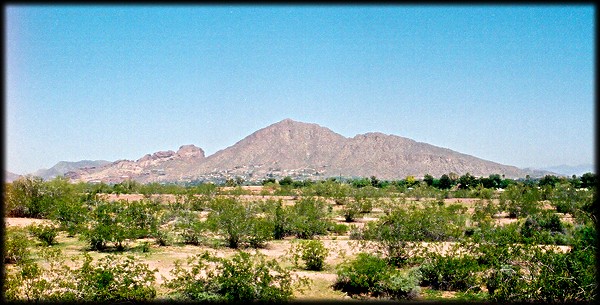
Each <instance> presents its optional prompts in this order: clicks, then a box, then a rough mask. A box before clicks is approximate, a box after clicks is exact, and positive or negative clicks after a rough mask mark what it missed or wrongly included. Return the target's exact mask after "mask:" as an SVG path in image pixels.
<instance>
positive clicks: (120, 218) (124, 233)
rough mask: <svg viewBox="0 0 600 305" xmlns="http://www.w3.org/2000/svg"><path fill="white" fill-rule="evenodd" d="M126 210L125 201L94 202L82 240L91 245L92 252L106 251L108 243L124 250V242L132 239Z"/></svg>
mask: <svg viewBox="0 0 600 305" xmlns="http://www.w3.org/2000/svg"><path fill="white" fill-rule="evenodd" d="M124 210H125V203H124V201H120V202H117V201H97V202H94V203H93V205H92V211H91V212H90V219H89V221H88V225H87V227H86V229H85V230H84V231H83V232H82V233H83V234H82V236H81V238H82V239H84V240H86V241H87V242H88V243H89V245H90V247H91V249H92V250H98V251H104V250H106V248H107V246H108V243H114V245H115V246H116V247H117V249H119V250H122V249H124V242H125V241H126V240H127V239H128V238H129V237H131V231H130V230H129V228H128V222H127V220H126V219H125V217H126V214H125V213H124Z"/></svg>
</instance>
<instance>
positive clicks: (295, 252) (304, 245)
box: [290, 240, 329, 271]
mask: <svg viewBox="0 0 600 305" xmlns="http://www.w3.org/2000/svg"><path fill="white" fill-rule="evenodd" d="M290 254H291V256H292V260H293V262H294V265H295V266H299V265H300V264H299V261H300V260H302V261H303V262H304V266H305V268H306V269H307V270H314V271H321V270H323V267H324V266H325V259H326V258H327V255H329V249H327V248H325V245H324V244H323V242H322V241H320V240H301V241H299V242H298V243H296V244H295V245H292V247H291V248H290Z"/></svg>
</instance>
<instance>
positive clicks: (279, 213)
mask: <svg viewBox="0 0 600 305" xmlns="http://www.w3.org/2000/svg"><path fill="white" fill-rule="evenodd" d="M265 208H266V213H267V219H269V221H270V222H271V223H272V224H273V238H274V239H283V238H284V237H285V236H287V235H289V234H291V217H290V216H291V215H290V212H289V209H286V208H284V207H283V203H282V201H281V200H279V201H277V202H272V201H268V202H267V203H266V206H265Z"/></svg>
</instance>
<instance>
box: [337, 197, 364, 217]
mask: <svg viewBox="0 0 600 305" xmlns="http://www.w3.org/2000/svg"><path fill="white" fill-rule="evenodd" d="M361 208H362V207H361V204H360V202H357V201H351V202H348V203H346V204H345V205H344V207H343V208H342V215H343V216H344V219H345V220H346V222H353V221H354V220H355V219H356V217H357V216H358V215H360V213H361Z"/></svg>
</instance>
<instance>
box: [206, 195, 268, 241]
mask: <svg viewBox="0 0 600 305" xmlns="http://www.w3.org/2000/svg"><path fill="white" fill-rule="evenodd" d="M211 207H212V211H211V213H210V214H209V215H208V218H207V224H208V226H209V228H211V229H212V230H213V231H214V232H216V233H218V234H221V235H222V236H224V237H225V240H226V243H227V246H228V247H230V248H238V247H239V246H240V245H241V244H249V245H250V246H252V247H259V246H263V245H264V243H266V242H267V241H269V240H272V239H273V232H274V225H273V224H272V223H271V222H269V221H267V219H263V216H261V215H259V214H260V213H259V206H258V205H256V204H253V203H252V204H244V203H241V202H239V201H238V200H236V199H235V198H215V199H214V200H213V202H212V204H211Z"/></svg>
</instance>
